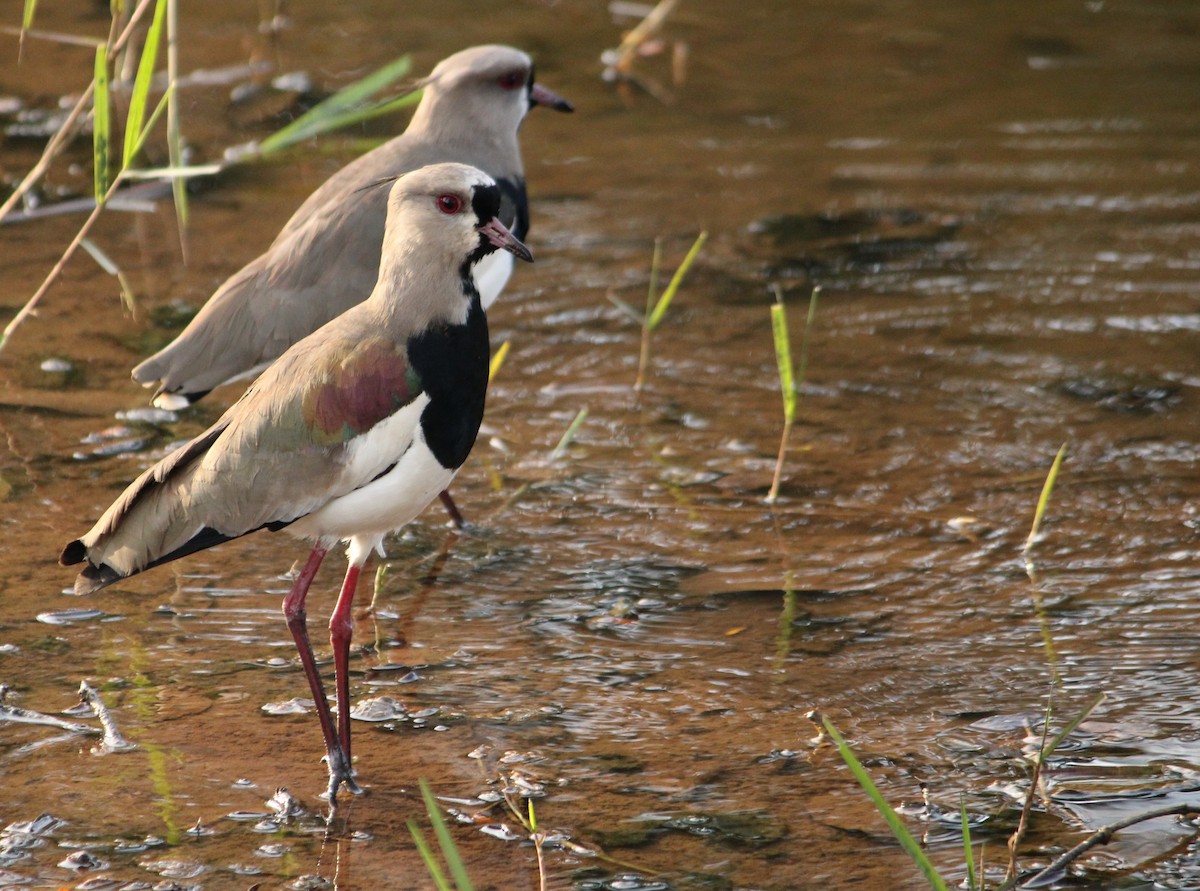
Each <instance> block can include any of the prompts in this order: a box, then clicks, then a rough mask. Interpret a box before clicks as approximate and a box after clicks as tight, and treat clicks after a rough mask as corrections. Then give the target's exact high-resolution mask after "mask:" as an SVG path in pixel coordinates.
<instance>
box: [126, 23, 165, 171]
mask: <svg viewBox="0 0 1200 891" xmlns="http://www.w3.org/2000/svg"><path fill="white" fill-rule="evenodd" d="M166 13H167V0H158V2H157V4H156V5H155V7H154V18H153V20H151V22H150V30H149V31H147V32H146V42H145V44H143V46H142V57H141V59H139V60H138V69H137V74H136V75H135V76H134V79H133V92H132V93H131V94H130V97H129V116H128V117H127V118H126V121H125V146H124V149H125V153H124V155H123V158H122V163H123V166H125V167H128V166H130V165H131V164H132V163H133V159H134V156H135V155H136V152H135V151H134V149H135V147H136V146H138V145H139V144H140V143H141V142H143V141H144V139H145V137H144V134H143V133H142V125H143V123H144V122H145V120H146V104H147V102H148V101H149V98H150V85H151V83H152V82H153V81H154V66H155V65H156V64H157V63H158V46H159V43H160V42H161V40H162V31H163V22H164V21H165V19H166Z"/></svg>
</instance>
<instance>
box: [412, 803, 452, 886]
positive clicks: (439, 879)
mask: <svg viewBox="0 0 1200 891" xmlns="http://www.w3.org/2000/svg"><path fill="white" fill-rule="evenodd" d="M408 834H409V835H411V836H412V840H413V844H415V845H416V846H417V852H418V853H419V854H420V855H421V860H422V861H424V863H425V871H426V872H427V873H429V877H430V878H431V879H433V884H434V886H435V887H436V888H437V891H454V889H453V888H451V887H450V883H449V882H448V881H447V880H446V874H445V873H444V872H442V867H441V864H440V863H438V862H437V858H436V857H434V856H433V851H432V850H431V849H430V847H429V842H427V841H425V834H424V833H423V832H421V827H420V826H418V825H417V822H416V820H409V821H408Z"/></svg>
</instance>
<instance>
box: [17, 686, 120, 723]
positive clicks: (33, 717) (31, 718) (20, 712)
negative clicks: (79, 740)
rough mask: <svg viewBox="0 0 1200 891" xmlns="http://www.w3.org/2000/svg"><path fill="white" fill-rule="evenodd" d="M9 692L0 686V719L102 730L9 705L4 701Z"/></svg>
mask: <svg viewBox="0 0 1200 891" xmlns="http://www.w3.org/2000/svg"><path fill="white" fill-rule="evenodd" d="M7 694H8V688H7V687H0V721H9V722H12V723H14V724H41V725H43V726H46V727H57V728H59V729H60V730H68V731H70V732H71V733H99V732H100V731H99V730H98V729H97V728H95V727H92V726H91V725H89V724H81V723H79V722H78V721H64V720H63V719H62V718H56V717H55V716H54V715H44V714H42V713H41V712H35V711H33V710H31V709H27V708H21V707H20V706H16V705H9V704H8V703H7V702H5V701H4V700H5V698H6V696H7Z"/></svg>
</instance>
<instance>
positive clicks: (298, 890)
mask: <svg viewBox="0 0 1200 891" xmlns="http://www.w3.org/2000/svg"><path fill="white" fill-rule="evenodd" d="M284 887H286V888H289V889H292V891H321V889H324V888H332V887H334V886H333V883H332V882H330V881H329V879H325V878H322V877H321V876H314V875H306V876H300V877H299V878H297V879H296V880H295V881H294V882H292V883H291V884H289V885H285V886H284Z"/></svg>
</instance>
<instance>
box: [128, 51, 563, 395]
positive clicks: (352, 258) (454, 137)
mask: <svg viewBox="0 0 1200 891" xmlns="http://www.w3.org/2000/svg"><path fill="white" fill-rule="evenodd" d="M421 83H422V86H423V87H424V91H425V92H424V94H423V95H422V97H421V102H420V104H419V105H418V106H417V109H416V111H415V112H414V113H413V117H412V120H411V122H410V123H409V125H408V128H407V129H406V130H405V131H404V132H403V133H402V134H400V135H399V136H397V137H396V138H395V139H392V140H390V141H389V142H387V143H385V144H383V145H381V146H379V148H376V149H374V150H372V151H370V152H368V153H367V154H365V155H363V156H362V157H360V158H358V159H356V160H355V161H352V162H351V163H350V164H347V165H346V166H345V167H343V168H342V169H341V170H339V171H338V172H337V173H335V174H334V175H333V176H332V177H330V178H329V179H328V180H327V181H326V182H325V183H324V184H323V185H322V186H321V187H320V188H318V189H317V190H316V191H315V192H314V193H313V194H312V195H310V196H309V198H308V200H306V201H305V202H304V204H302V205H301V206H300V208H299V209H298V210H297V211H296V212H295V213H294V214H293V215H292V218H291V219H290V220H288V222H287V224H286V225H284V227H283V229H282V231H281V232H280V233H279V235H278V236H276V238H275V241H274V242H273V243H272V244H271V246H270V247H269V248H268V249H267V250H266V252H264V253H263V254H262V255H260V256H259V257H258V258H257V259H255V260H253V261H252V262H250V263H249V264H247V265H246V266H245V267H244V268H243V269H241V270H240V271H239V272H237V273H235V274H234V275H232V276H231V277H230V278H229V279H228V280H227V281H226V282H225V283H224V284H223V285H221V287H220V288H218V289H217V291H216V293H215V294H213V296H212V297H211V298H210V299H209V300H208V302H207V303H206V304H205V305H204V307H203V308H202V309H201V310H200V312H199V313H198V314H197V315H196V317H195V318H194V319H192V321H191V323H190V324H188V326H187V327H186V328H184V330H183V331H182V332H181V333H180V335H179V336H178V337H177V338H175V340H173V341H172V342H171V343H170V344H168V345H167V346H166V347H164V348H163V349H162V350H160V351H159V352H157V353H155V354H154V355H153V356H150V357H149V358H148V359H146V360H145V361H143V362H142V363H141V364H140V365H138V366H137V367H136V368H134V369H133V378H134V380H136V381H138V382H139V383H142V384H144V385H146V386H157V388H158V390H157V393H156V395H155V404H156V405H159V406H160V407H162V408H182V407H184V406H186V405H188V404H190V403H192V402H194V401H196V400H197V399H200V398H201V397H203V396H204V395H205V394H207V393H208V391H209V390H212V389H213V388H214V387H217V386H220V385H221V384H224V383H228V382H230V381H234V380H238V379H240V378H244V377H252V376H253V375H255V374H257V373H258V372H259V371H261V370H262V369H263V368H264V367H265V366H266V365H267V364H269V363H270V362H271V361H272V360H274V359H275V358H276V357H278V356H279V355H281V354H282V353H283V351H284V350H286V349H287V348H288V347H289V346H291V345H292V344H293V343H295V342H296V341H298V340H300V339H301V338H302V337H305V336H307V335H308V334H311V333H312V332H313V331H315V330H316V329H317V328H319V327H320V326H321V325H323V324H325V323H326V322H328V321H329V320H330V319H332V318H334V317H335V316H337V315H339V314H341V313H343V312H345V311H346V310H347V309H349V308H350V307H351V306H354V305H355V304H356V303H359V302H361V301H363V300H365V299H366V298H367V295H369V294H370V293H371V289H372V288H373V287H374V285H375V278H376V275H377V273H378V271H379V258H380V244H381V243H382V241H383V228H384V217H385V216H386V209H387V196H386V192H384V191H380V190H367V191H366V192H365V193H363V194H360V192H361V191H362V190H363V189H364V188H365V187H367V186H370V185H371V184H372V183H376V182H379V181H380V180H382V179H387V178H390V177H396V176H399V175H400V174H402V173H406V172H408V171H410V170H415V169H417V168H418V167H422V166H424V165H426V164H436V163H441V162H446V161H457V162H460V163H463V164H470V165H472V166H474V167H478V168H479V169H481V170H483V171H484V172H485V173H487V174H488V175H490V176H491V177H492V178H493V179H494V180H496V182H497V184H498V185H499V187H500V191H501V205H500V207H501V209H500V212H499V217H500V221H501V222H502V223H504V225H505V226H507V227H508V228H510V229H511V230H512V232H513V234H514V235H515V236H516V237H517V238H518V239H521V240H523V239H524V238H525V236H526V234H527V232H528V229H529V202H528V199H527V197H526V193H525V172H524V167H523V165H522V163H521V148H520V144H519V142H518V140H517V131H518V129H519V128H520V126H521V122H522V120H524V118H525V115H526V113H527V112H528V111H529V110H530V109H531V108H533V107H534V106H538V105H544V106H547V107H548V108H553V109H556V110H558V111H571V110H572V106H571V104H570V103H569V102H567V101H566V100H565V99H563V98H562V97H560V96H558V95H557V94H555V93H554V92H552V91H550V90H549V89H547V88H546V87H544V86H542V85H541V84H538V83H535V82H534V79H533V61H532V60H531V59H530V58H529V56H528V55H526V54H525V53H523V52H521V51H520V50H516V49H513V48H512V47H507V46H494V45H491V46H476V47H471V48H470V49H465V50H462V51H461V52H458V53H455V54H454V55H452V56H449V57H448V58H446V59H443V60H442V61H441V62H440V63H438V65H437V66H436V67H435V68H434V69H433V71H432V73H430V75H429V77H427V78H425V80H423V81H422V82H421ZM511 271H512V258H511V257H510V256H509V255H508V254H504V253H501V254H496V255H493V256H491V257H488V258H486V259H485V260H484V261H483V262H481V263H480V264H479V266H478V267H476V270H475V279H476V284H477V286H478V288H479V292H480V297H481V299H482V301H483V308H484V309H487V308H488V307H489V306H490V305H491V304H492V302H493V301H494V300H495V299H496V298H497V296H499V294H500V291H501V290H502V289H503V288H504V285H505V283H506V282H507V281H508V277H509V274H510V273H511Z"/></svg>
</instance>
